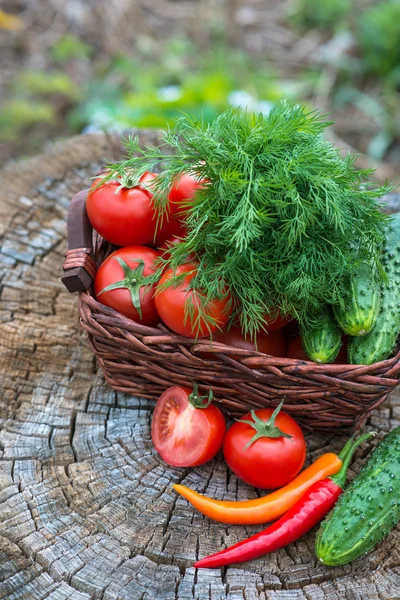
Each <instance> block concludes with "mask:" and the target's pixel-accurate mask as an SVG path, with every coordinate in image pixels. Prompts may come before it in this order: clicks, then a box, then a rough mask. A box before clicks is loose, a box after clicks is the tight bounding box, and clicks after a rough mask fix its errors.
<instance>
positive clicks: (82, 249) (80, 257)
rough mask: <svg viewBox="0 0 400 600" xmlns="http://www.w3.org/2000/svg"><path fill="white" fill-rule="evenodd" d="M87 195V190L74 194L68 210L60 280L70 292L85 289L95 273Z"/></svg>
mask: <svg viewBox="0 0 400 600" xmlns="http://www.w3.org/2000/svg"><path fill="white" fill-rule="evenodd" d="M87 195H88V190H83V191H82V192H78V193H77V194H75V196H74V197H73V198H72V200H71V204H70V207H69V210H68V225H67V230H68V250H67V252H66V253H65V261H64V265H63V271H64V275H63V277H62V278H61V281H62V282H63V284H64V285H65V287H66V288H67V290H68V291H69V292H71V293H72V292H82V291H84V290H87V289H88V287H89V286H90V285H91V283H92V281H93V280H94V278H95V275H96V268H97V267H96V261H95V259H94V256H93V241H92V226H91V224H90V221H89V219H88V216H87V212H86V198H87Z"/></svg>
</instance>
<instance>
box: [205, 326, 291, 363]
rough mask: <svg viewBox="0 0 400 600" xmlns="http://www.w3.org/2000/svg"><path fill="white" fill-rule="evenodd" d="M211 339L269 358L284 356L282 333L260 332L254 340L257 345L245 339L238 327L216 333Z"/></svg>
mask: <svg viewBox="0 0 400 600" xmlns="http://www.w3.org/2000/svg"><path fill="white" fill-rule="evenodd" d="M212 339H213V341H216V342H221V344H227V345H228V346H234V347H235V348H243V350H257V351H258V352H264V354H269V355H271V356H285V338H284V337H283V333H282V331H276V332H274V333H269V334H268V333H265V331H260V332H259V333H258V334H257V338H256V339H257V344H255V343H254V342H251V341H250V340H249V339H246V338H245V336H244V335H243V333H242V330H241V329H240V327H231V328H230V329H229V331H223V332H221V331H217V333H216V334H214V335H213V338H212ZM230 356H232V355H230ZM232 358H233V356H232Z"/></svg>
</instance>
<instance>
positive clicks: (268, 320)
mask: <svg viewBox="0 0 400 600" xmlns="http://www.w3.org/2000/svg"><path fill="white" fill-rule="evenodd" d="M291 320H292V319H291V317H282V316H281V315H277V316H269V315H268V316H266V317H265V325H266V328H267V331H277V330H278V329H282V328H283V327H285V326H286V325H287V324H288V323H290V321H291Z"/></svg>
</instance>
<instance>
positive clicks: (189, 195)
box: [169, 173, 205, 218]
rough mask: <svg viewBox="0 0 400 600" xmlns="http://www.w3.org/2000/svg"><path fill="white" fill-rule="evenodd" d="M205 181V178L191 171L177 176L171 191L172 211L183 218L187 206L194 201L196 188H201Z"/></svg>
mask: <svg viewBox="0 0 400 600" xmlns="http://www.w3.org/2000/svg"><path fill="white" fill-rule="evenodd" d="M204 183H205V180H204V179H203V180H202V179H199V178H198V177H195V176H194V175H191V174H190V173H183V174H182V175H180V176H179V177H177V178H176V179H175V181H174V182H173V184H172V187H171V191H170V193H169V201H170V207H171V213H172V214H173V215H175V216H176V217H178V218H182V216H183V215H184V213H185V207H186V206H187V205H188V204H189V203H190V202H192V201H193V198H194V194H195V192H196V190H198V189H199V188H201V187H202V185H204Z"/></svg>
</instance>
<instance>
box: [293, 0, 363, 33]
mask: <svg viewBox="0 0 400 600" xmlns="http://www.w3.org/2000/svg"><path fill="white" fill-rule="evenodd" d="M350 6H351V0H296V2H295V5H294V8H293V15H292V20H293V23H294V24H295V25H297V26H299V27H301V28H303V29H309V28H313V27H322V28H326V29H334V28H335V27H337V25H338V24H340V23H341V22H343V19H344V17H345V16H346V15H347V14H348V12H349V9H350Z"/></svg>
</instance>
